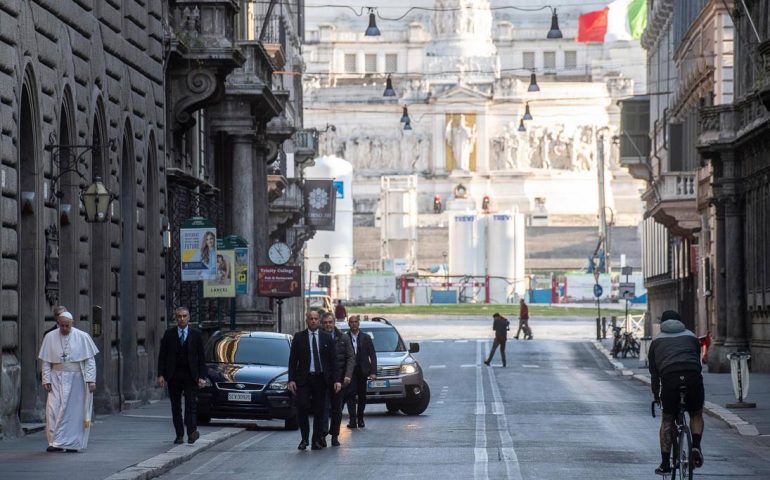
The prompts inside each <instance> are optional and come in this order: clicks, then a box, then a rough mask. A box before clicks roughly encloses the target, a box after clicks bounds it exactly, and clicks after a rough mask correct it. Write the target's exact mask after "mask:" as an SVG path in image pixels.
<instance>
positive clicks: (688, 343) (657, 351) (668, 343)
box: [647, 320, 701, 395]
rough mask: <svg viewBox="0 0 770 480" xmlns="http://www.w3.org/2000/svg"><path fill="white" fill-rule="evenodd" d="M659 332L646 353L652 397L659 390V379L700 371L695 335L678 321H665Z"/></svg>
mask: <svg viewBox="0 0 770 480" xmlns="http://www.w3.org/2000/svg"><path fill="white" fill-rule="evenodd" d="M660 330H661V331H660V334H659V335H658V336H657V337H655V339H654V340H653V341H652V343H650V348H649V350H648V351H647V362H648V365H649V370H650V380H651V383H650V387H651V388H652V393H653V395H655V394H656V393H657V392H658V388H660V377H662V376H664V375H667V374H670V373H677V372H700V371H701V365H700V343H699V342H698V338H697V337H696V336H695V334H694V333H692V332H691V331H690V330H687V329H686V328H685V326H684V324H683V323H682V322H680V321H679V320H666V321H665V322H663V323H662V324H661V326H660Z"/></svg>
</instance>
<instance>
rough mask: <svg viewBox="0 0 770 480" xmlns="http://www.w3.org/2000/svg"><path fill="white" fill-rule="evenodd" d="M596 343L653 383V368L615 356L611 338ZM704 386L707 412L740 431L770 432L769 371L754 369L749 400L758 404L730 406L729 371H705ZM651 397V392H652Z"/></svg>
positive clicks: (626, 371)
mask: <svg viewBox="0 0 770 480" xmlns="http://www.w3.org/2000/svg"><path fill="white" fill-rule="evenodd" d="M593 344H594V346H595V347H596V348H597V350H599V351H600V352H601V353H603V354H604V355H605V356H606V357H607V359H608V360H609V361H610V363H612V364H613V366H614V367H615V369H617V370H620V371H621V372H622V373H623V375H627V376H632V377H634V378H635V379H637V380H639V381H641V382H644V383H646V384H648V385H649V384H650V372H649V370H648V369H647V367H646V366H645V365H644V364H643V363H642V362H640V361H639V359H638V358H617V359H615V358H612V356H611V355H610V350H611V349H612V339H611V338H607V339H604V340H601V341H598V340H594V342H593ZM703 387H704V389H705V391H706V404H705V410H706V413H708V414H710V415H711V416H714V417H716V418H719V419H721V420H723V421H724V422H725V423H727V424H728V425H730V427H732V428H735V429H736V430H737V431H738V433H740V434H741V435H747V436H756V435H768V434H770V374H767V373H751V374H750V376H749V394H748V396H747V398H746V399H745V400H746V401H747V402H753V403H756V404H757V406H756V408H734V409H727V408H726V407H725V405H726V404H728V403H735V402H737V400H736V398H735V394H734V393H733V381H732V378H731V376H730V374H729V373H708V371H707V367H705V366H704V371H703ZM650 400H652V393H650Z"/></svg>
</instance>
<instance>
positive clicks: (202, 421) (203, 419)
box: [197, 415, 211, 425]
mask: <svg viewBox="0 0 770 480" xmlns="http://www.w3.org/2000/svg"><path fill="white" fill-rule="evenodd" d="M197 420H198V425H208V424H209V423H211V415H198V419H197Z"/></svg>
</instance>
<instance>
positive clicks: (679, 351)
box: [647, 310, 705, 475]
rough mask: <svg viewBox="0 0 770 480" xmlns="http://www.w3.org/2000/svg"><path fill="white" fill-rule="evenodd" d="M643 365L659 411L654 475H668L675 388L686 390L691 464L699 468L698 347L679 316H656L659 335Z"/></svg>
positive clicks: (700, 398) (669, 312)
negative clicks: (656, 466) (648, 371)
mask: <svg viewBox="0 0 770 480" xmlns="http://www.w3.org/2000/svg"><path fill="white" fill-rule="evenodd" d="M647 361H648V363H649V370H650V387H651V388H652V396H653V398H654V399H655V401H656V402H658V403H659V404H660V405H661V406H662V408H663V415H662V416H661V420H660V457H661V464H660V466H659V467H658V468H656V469H655V473H657V474H658V475H663V474H665V473H669V472H671V461H670V458H671V447H672V444H673V438H672V435H673V432H674V418H675V417H676V415H677V413H678V412H679V387H680V386H685V387H687V395H686V397H685V404H686V405H687V413H689V415H690V429H691V431H692V456H693V458H692V460H693V465H694V466H695V468H700V467H701V466H702V465H703V453H702V452H701V439H702V437H703V403H704V400H705V393H704V390H703V375H702V374H701V363H700V344H699V343H698V338H697V337H696V336H695V334H694V333H693V332H691V331H690V330H687V329H686V328H685V326H684V323H682V320H681V318H680V316H679V313H677V312H675V311H673V310H667V311H665V312H663V314H662V315H661V316H660V334H659V335H658V336H657V337H655V338H654V339H653V340H652V343H651V344H650V349H649V352H648V353H647Z"/></svg>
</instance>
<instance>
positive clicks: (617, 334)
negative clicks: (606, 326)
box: [611, 326, 641, 358]
mask: <svg viewBox="0 0 770 480" xmlns="http://www.w3.org/2000/svg"><path fill="white" fill-rule="evenodd" d="M622 331H623V328H621V327H618V326H614V327H612V336H613V342H612V352H611V353H612V357H613V358H618V355H621V354H622V355H623V358H627V357H628V354H629V353H630V354H631V357H638V356H639V352H640V351H641V344H640V343H639V341H638V340H637V339H636V337H635V336H634V334H633V332H624V333H621V332H622Z"/></svg>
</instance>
